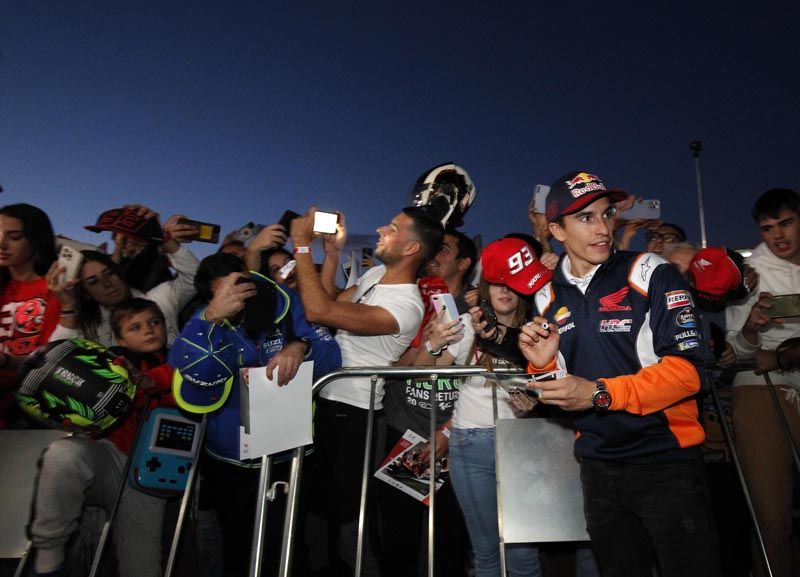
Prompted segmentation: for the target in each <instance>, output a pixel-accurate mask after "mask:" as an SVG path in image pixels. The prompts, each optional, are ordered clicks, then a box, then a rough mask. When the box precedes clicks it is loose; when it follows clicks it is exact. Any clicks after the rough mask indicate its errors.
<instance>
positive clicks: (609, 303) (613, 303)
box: [597, 287, 633, 313]
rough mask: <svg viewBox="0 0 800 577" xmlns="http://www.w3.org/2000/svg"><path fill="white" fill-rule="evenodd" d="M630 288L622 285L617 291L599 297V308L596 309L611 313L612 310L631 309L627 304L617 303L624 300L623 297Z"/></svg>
mask: <svg viewBox="0 0 800 577" xmlns="http://www.w3.org/2000/svg"><path fill="white" fill-rule="evenodd" d="M630 290H631V289H630V288H629V287H623V288H621V289H620V290H618V291H617V292H614V293H611V294H610V295H606V296H604V297H601V298H600V299H598V301H599V302H600V308H599V309H597V310H598V311H600V312H601V313H612V312H619V311H630V310H633V309H632V308H631V307H630V306H628V305H621V304H619V303H621V302H622V301H624V300H625V297H627V296H628V293H629V292H630Z"/></svg>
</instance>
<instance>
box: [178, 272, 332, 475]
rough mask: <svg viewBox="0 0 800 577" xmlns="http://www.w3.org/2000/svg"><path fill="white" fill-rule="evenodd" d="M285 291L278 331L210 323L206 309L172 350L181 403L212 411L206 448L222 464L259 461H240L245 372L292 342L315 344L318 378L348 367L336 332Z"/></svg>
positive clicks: (277, 316) (278, 313) (312, 347)
mask: <svg viewBox="0 0 800 577" xmlns="http://www.w3.org/2000/svg"><path fill="white" fill-rule="evenodd" d="M262 278H263V277H262ZM264 280H266V279H264ZM269 282H272V281H269ZM279 291H281V292H282V296H283V298H281V299H279V301H278V303H277V304H276V309H277V310H276V312H275V319H276V324H275V328H274V330H273V331H271V332H264V333H262V334H259V335H257V336H256V337H255V338H254V337H251V336H249V335H248V334H246V333H245V331H244V329H243V328H242V327H239V326H233V325H232V324H230V323H228V322H225V323H223V324H214V323H211V322H209V321H207V320H205V318H204V316H203V315H204V313H205V308H203V309H200V310H199V311H198V312H197V313H196V314H195V315H194V317H192V319H191V320H190V321H189V322H188V323H187V324H186V326H184V328H183V330H182V331H181V334H180V337H179V338H178V339H176V340H175V343H174V344H173V346H172V348H171V349H170V354H169V363H170V365H172V366H173V367H175V373H176V376H175V379H174V383H173V393H174V395H175V400H176V401H177V403H178V406H179V407H181V408H182V409H183V410H185V411H188V412H193V413H208V424H207V428H206V435H205V450H206V452H207V453H209V454H210V455H211V456H212V457H214V458H216V459H219V460H221V461H227V462H230V463H234V464H237V465H242V466H258V463H259V462H258V461H256V460H251V461H241V460H240V459H239V423H240V418H239V413H240V391H239V389H240V386H239V369H241V368H247V367H263V366H265V365H266V364H267V363H268V362H269V360H270V359H271V358H272V357H273V356H274V355H275V354H276V353H277V352H278V351H280V350H281V349H282V348H283V347H284V346H285V345H286V344H287V342H290V341H292V340H304V341H307V342H308V343H309V344H310V348H309V350H308V352H307V353H306V357H305V360H307V361H314V379H315V380H316V379H318V378H319V377H321V376H323V375H326V374H328V373H330V372H331V371H333V370H335V369H338V368H340V367H341V366H342V355H341V352H340V350H339V345H338V344H337V343H336V341H335V340H334V338H333V336H332V335H331V333H330V331H329V330H328V329H327V328H326V327H323V326H320V325H313V324H311V323H309V321H308V320H307V318H306V315H305V312H304V311H303V306H302V303H301V301H300V297H299V296H298V295H296V294H295V293H294V292H293V291H292V290H291V289H289V288H287V287H284V286H280V287H279ZM221 375H222V376H221ZM187 387H189V388H190V390H187V389H186V388H187ZM191 387H198V389H196V390H191ZM182 392H184V394H182ZM196 393H197V394H196ZM190 399H191V400H190ZM198 399H199V400H198ZM309 410H311V407H309Z"/></svg>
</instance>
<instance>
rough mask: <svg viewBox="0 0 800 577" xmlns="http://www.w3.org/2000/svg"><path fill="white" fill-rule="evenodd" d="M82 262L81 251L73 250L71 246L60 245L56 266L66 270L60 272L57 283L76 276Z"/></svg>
mask: <svg viewBox="0 0 800 577" xmlns="http://www.w3.org/2000/svg"><path fill="white" fill-rule="evenodd" d="M82 263H83V253H81V251H79V250H75V249H74V248H72V247H71V246H67V245H62V246H61V250H60V251H59V252H58V266H59V268H65V269H66V271H65V272H63V273H62V275H61V279H60V281H61V282H60V283H59V284H63V283H65V282H68V281H71V280H74V279H75V278H77V277H78V271H79V270H80V269H81V264H82Z"/></svg>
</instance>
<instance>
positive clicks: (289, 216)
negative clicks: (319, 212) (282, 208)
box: [278, 210, 300, 237]
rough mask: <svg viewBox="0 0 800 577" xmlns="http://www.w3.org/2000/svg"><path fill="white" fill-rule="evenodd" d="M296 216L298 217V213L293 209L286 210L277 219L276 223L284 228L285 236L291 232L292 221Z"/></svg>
mask: <svg viewBox="0 0 800 577" xmlns="http://www.w3.org/2000/svg"><path fill="white" fill-rule="evenodd" d="M296 218H300V215H299V214H297V213H296V212H295V211H293V210H287V211H286V212H284V213H283V216H281V219H280V220H279V221H278V224H279V225H281V226H282V227H283V228H284V230H286V236H287V237H288V236H289V234H290V233H291V232H292V221H293V220H294V219H296Z"/></svg>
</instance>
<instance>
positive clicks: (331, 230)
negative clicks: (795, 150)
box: [313, 210, 339, 234]
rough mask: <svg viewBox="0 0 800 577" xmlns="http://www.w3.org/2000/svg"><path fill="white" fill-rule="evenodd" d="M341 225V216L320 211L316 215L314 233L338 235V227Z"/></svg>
mask: <svg viewBox="0 0 800 577" xmlns="http://www.w3.org/2000/svg"><path fill="white" fill-rule="evenodd" d="M338 223H339V215H338V214H336V213H335V212H324V211H322V210H318V211H316V212H315V213H314V228H313V230H314V232H318V233H321V234H336V225H337V224H338Z"/></svg>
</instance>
